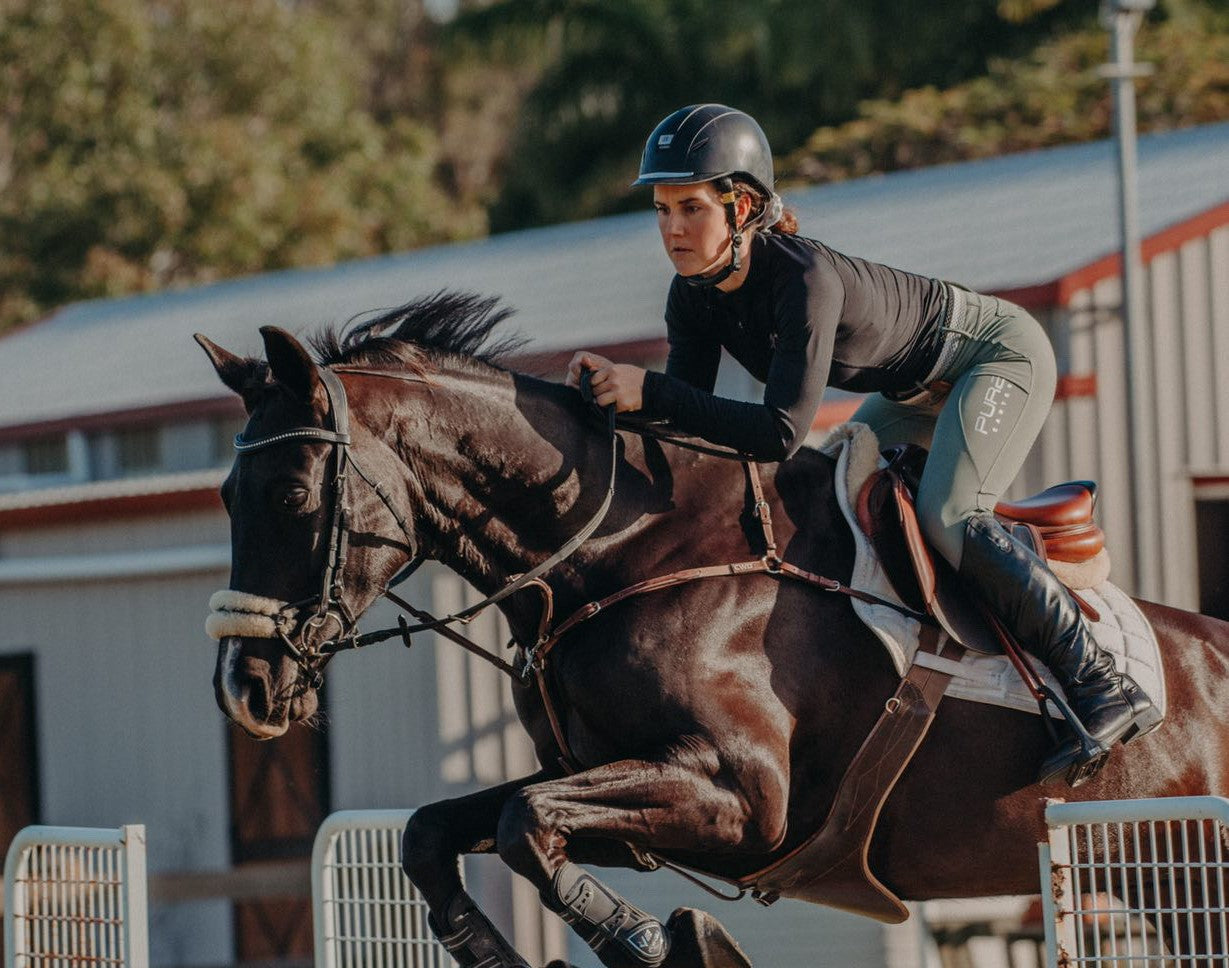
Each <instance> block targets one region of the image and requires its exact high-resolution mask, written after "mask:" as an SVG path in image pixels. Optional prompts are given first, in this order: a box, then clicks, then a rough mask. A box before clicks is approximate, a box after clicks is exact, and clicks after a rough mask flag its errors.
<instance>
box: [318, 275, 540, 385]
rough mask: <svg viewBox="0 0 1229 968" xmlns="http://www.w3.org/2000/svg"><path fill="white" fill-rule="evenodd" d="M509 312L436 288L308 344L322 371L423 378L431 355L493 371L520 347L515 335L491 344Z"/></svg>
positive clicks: (486, 299) (495, 302)
mask: <svg viewBox="0 0 1229 968" xmlns="http://www.w3.org/2000/svg"><path fill="white" fill-rule="evenodd" d="M512 312H513V310H511V309H509V308H508V307H506V306H501V305H499V299H498V298H496V297H492V296H479V295H477V294H475V293H467V292H452V291H449V290H445V289H441V290H440V291H439V292H436V293H434V294H432V295H430V296H423V297H421V298H419V299H416V300H414V301H413V302H408V303H406V304H405V305H404V306H398V307H397V308H396V309H390V310H385V311H382V312H380V313H379V315H376V316H373V317H371V318H368V319H360V317H355V319H353V320H351V321H350V322H349V323H347V324H345V325H344V326H342V327H341V331H340V332H339V330H338V328H337V327H333V326H330V327H328V328H327V329H325V330H324V331H323V332H321V333H319V334H317V335H316V336H313V337H311V338H310V344H311V347H312V349H313V350H315V352H316V356H317V358H318V359H319V361H320V362H321V363H322V364H324V365H326V366H327V365H329V364H350V365H355V364H361V365H368V366H398V367H400V366H405V367H409V368H410V369H411V370H414V371H415V372H418V373H423V372H425V371H426V370H428V369H430V368H431V356H432V355H433V354H439V353H445V354H448V355H451V356H454V357H459V358H462V359H468V360H477V361H479V362H481V363H485V364H487V365H488V366H497V367H498V366H500V363H501V360H502V359H503V358H504V357H506V356H507V355H508V354H510V353H512V352H514V351H516V350H518V349H520V348H521V347H522V346H523V345H524V344H525V342H526V341H525V340H524V339H523V338H521V337H519V336H515V335H510V336H502V337H499V338H496V339H492V334H493V333H494V330H495V329H496V327H498V326H499V324H500V323H502V322H504V321H505V320H506V319H507V318H508V317H509V316H511V315H512Z"/></svg>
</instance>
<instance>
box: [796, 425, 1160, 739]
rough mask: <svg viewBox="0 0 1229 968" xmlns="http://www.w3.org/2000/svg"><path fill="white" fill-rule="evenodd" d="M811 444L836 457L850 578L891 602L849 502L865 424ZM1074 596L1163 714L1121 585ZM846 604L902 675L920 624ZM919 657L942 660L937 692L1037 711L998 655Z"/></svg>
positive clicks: (865, 448) (1151, 638)
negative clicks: (945, 678) (1092, 612)
mask: <svg viewBox="0 0 1229 968" xmlns="http://www.w3.org/2000/svg"><path fill="white" fill-rule="evenodd" d="M819 449H820V450H821V451H822V452H824V453H825V454H827V455H828V456H830V457H835V458H836V459H837V469H836V485H837V494H838V498H839V501H840V505H841V511H842V512H843V513H844V515H845V520H846V521H847V522H848V523H849V527H850V530H851V531H852V532H853V535H854V543H855V545H856V552H855V557H854V569H853V575H852V577H851V579H850V585H851V586H852V587H854V588H857V589H860V590H862V591H867V592H870V593H871V594H874V595H878V596H879V597H881V598H885V599H887V600H889V601H894V602H899V601H900V598H899V596H897V594H896V591H895V589H893V587H892V583H891V582H890V581H889V579H888V576H887V573H886V572H885V571H884V568H883V565H882V564H881V563H880V562H879V558H878V556H877V555H876V554H875V551H874V548H873V547H872V545H871V543H870V540H869V539H868V538H867V537H866V535H865V534H864V533H863V532H862V529H861V527H860V526H859V525H858V521H857V516H856V512H855V509H854V502H855V501H856V499H857V495H858V493H859V491H860V490H861V488H862V485H863V484H864V483H865V481H866V479H867V477H869V476H870V474H871V473H872V472H873V471H875V470H877V469H878V468H879V467H881V466H882V458H881V457H880V454H879V441H878V439H877V438H876V437H875V434H874V432H873V431H872V430H871V429H870V428H869V427H867V426H866V425H865V424H859V423H847V424H843V425H842V426H840V427H837V428H835V429H834V430H833V431H832V432H831V433H830V434H829V435H828V437H827V438H826V439H825V440H824V441H823V442H822V443H821V444H820V445H819ZM1080 595H1081V596H1082V597H1083V598H1084V599H1085V600H1086V601H1087V602H1088V604H1090V605H1091V606H1092V607H1093V608H1094V609H1096V611H1097V612H1098V613H1099V614H1100V617H1101V618H1100V621H1098V622H1090V623H1089V627H1090V628H1091V630H1092V633H1093V635H1094V636H1095V637H1096V640H1097V643H1098V644H1099V645H1100V646H1101V647H1102V648H1103V649H1105V650H1106V651H1107V652H1109V653H1111V654H1112V655H1113V656H1114V662H1115V664H1116V665H1117V667H1118V669H1119V670H1120V671H1123V672H1126V673H1127V674H1128V675H1130V676H1131V677H1132V678H1133V679H1134V680H1135V681H1136V682H1137V683H1139V685H1140V688H1142V689H1143V690H1144V692H1145V693H1147V694H1148V696H1149V697H1150V698H1151V699H1152V701H1153V702H1154V703H1155V704H1156V707H1157V708H1158V709H1159V710H1160V711H1161V715H1162V716H1164V715H1165V711H1166V701H1167V697H1166V694H1165V677H1164V673H1163V671H1162V666H1161V654H1160V647H1159V645H1158V643H1157V639H1156V634H1155V632H1153V630H1152V626H1151V625H1149V624H1148V620H1147V619H1146V618H1144V615H1143V613H1142V612H1141V611H1140V610H1139V606H1137V605H1136V604H1135V602H1134V601H1132V600H1131V598H1130V597H1129V596H1128V595H1127V594H1126V593H1125V592H1123V591H1122V589H1120V588H1118V587H1117V586H1116V585H1114V584H1113V583H1111V582H1109V581H1103V582H1102V583H1101V584H1099V585H1097V586H1096V587H1094V588H1089V589H1084V590H1083V591H1081V592H1080ZM852 604H853V608H854V611H855V612H856V613H857V615H858V617H859V618H861V619H862V621H863V622H864V623H865V624H866V626H867V627H868V628H869V629H870V630H871V631H872V632H874V633H875V635H876V636H878V637H879V640H880V641H881V642H883V644H884V647H885V648H886V649H887V650H888V654H889V655H890V656H891V657H892V662H893V663H894V664H895V666H896V671H897V672H898V673H899V674H900V675H902V676H903V675H904V674H905V670H906V669H907V668H908V667H909V665H910V664H911V663H912V662H913V657H914V654H915V653H916V652H917V646H918V632H919V630H920V628H921V624H920V623H919V622H918V621H917V620H916V619H912V618H909V617H908V616H907V615H904V614H902V613H901V612H898V611H896V610H895V609H893V608H889V607H888V606H886V605H875V604H873V603H870V602H863V601H860V600H858V599H853V600H852ZM927 664H928V665H936V664H939V665H942V668H943V671H945V672H950V673H952V675H953V678H952V681H951V684H950V685H949V686H948V688H947V692H946V693H945V695H948V696H951V697H952V698H954V699H968V700H971V701H973V702H982V703H989V704H991V705H995V706H1004V707H1006V708H1008V709H1016V710H1019V711H1021V712H1027V713H1034V714H1036V715H1040V714H1041V710H1040V709H1039V708H1038V706H1037V701H1036V700H1035V699H1034V698H1033V696H1032V693H1030V692H1029V691H1028V689H1027V688H1026V687H1025V685H1024V682H1023V680H1022V679H1021V678H1020V675H1019V673H1018V672H1016V669H1015V666H1013V665H1012V664H1011V660H1010V659H1008V658H1007V656H1005V655H978V654H976V653H973V652H965V653H964V656H963V658H961V660H960V661H959V662H958V663H957V662H954V661H945V660H943V659H942V658H940V659H938V660H937V662H928V663H927ZM1034 666H1035V667H1036V669H1037V672H1038V674H1039V675H1041V677H1042V678H1043V679H1044V680H1045V682H1046V683H1047V684H1048V685H1049V686H1050V687H1051V688H1052V689H1054V690H1055V691H1056V692H1059V693H1060V694H1062V689H1061V688H1060V687H1059V685H1058V683H1057V682H1056V681H1055V679H1054V676H1053V674H1052V673H1051V672H1050V670H1049V669H1047V668H1045V666H1044V665H1042V663H1041V662H1040V661H1036V660H1035V661H1034ZM1050 711H1051V713H1052V714H1054V715H1058V710H1057V709H1054V708H1053V706H1051V710H1050Z"/></svg>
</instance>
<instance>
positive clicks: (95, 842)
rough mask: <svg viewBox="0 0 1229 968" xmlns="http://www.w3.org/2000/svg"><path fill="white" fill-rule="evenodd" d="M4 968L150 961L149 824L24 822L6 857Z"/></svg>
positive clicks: (129, 965) (132, 965)
mask: <svg viewBox="0 0 1229 968" xmlns="http://www.w3.org/2000/svg"><path fill="white" fill-rule="evenodd" d="M4 964H5V966H6V968H69V966H71V968H91V966H108V968H113V966H120V968H148V965H149V935H148V913H147V902H146V885H145V828H144V827H143V826H142V825H140V824H133V825H130V826H125V827H120V828H118V829H116V830H98V829H94V828H89V827H26V828H25V829H24V830H22V831H20V832H19V833H18V834H17V836H16V838H14V840H13V843H12V844H11V845H10V846H9V851H8V856H7V857H6V859H5V864H4Z"/></svg>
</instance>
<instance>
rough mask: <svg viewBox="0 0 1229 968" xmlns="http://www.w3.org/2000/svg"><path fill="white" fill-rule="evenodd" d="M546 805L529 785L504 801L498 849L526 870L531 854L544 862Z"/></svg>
mask: <svg viewBox="0 0 1229 968" xmlns="http://www.w3.org/2000/svg"><path fill="white" fill-rule="evenodd" d="M545 813H546V805H545V802H544V800H543V798H542V796H540V795H535V794H534V793H532V792H531V791H530V790H529V789H524V790H518V791H517V792H516V793H514V794H513V795H512V796H511V797H509V798H508V802H507V803H505V804H504V808H503V810H501V811H500V814H499V825H498V827H497V828H496V832H495V849H496V851H498V853H499V856H500V858H501V859H502V860H503V862H504V863H505V864H507V865H508V866H509V867H511V868H512V869H513V870H516V871H518V872H523V871H524V869H525V865H526V863H527V861H529V859H530V858H536V859H537V860H538V862H539V864H540V863H541V859H542V856H541V855H542V850H541V846H540V843H539V841H540V839H541V836H542V834H543V832H544V831H545V830H546V829H548V823H547V820H546V816H545Z"/></svg>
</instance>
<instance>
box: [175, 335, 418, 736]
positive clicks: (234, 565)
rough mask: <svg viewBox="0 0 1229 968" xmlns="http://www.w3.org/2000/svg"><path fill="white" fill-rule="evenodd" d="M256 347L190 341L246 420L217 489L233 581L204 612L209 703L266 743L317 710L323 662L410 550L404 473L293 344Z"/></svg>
mask: <svg viewBox="0 0 1229 968" xmlns="http://www.w3.org/2000/svg"><path fill="white" fill-rule="evenodd" d="M261 335H262V336H263V337H264V343H265V355H266V357H267V359H268V363H264V362H262V361H259V360H253V359H244V358H241V357H238V356H235V355H234V354H231V353H228V352H227V351H226V350H224V349H222V348H221V347H219V346H217V345H215V344H214V343H212V342H210V341H209V340H208V339H206V338H205V337H203V336H200V335H199V334H198V335H197V337H196V339H197V342H199V343H200V345H201V346H202V348H203V349H204V350H205V352H206V353H207V354H208V355H209V358H210V360H211V361H212V363H213V365H214V368H215V369H216V370H217V372H218V376H219V377H221V379H222V382H223V383H225V384H226V385H227V386H228V387H230V388H231V389H232V390H234V391H235V392H236V393H238V394H239V395H240V396H241V397H242V398H243V403H244V407H245V409H246V410H247V413H248V422H247V426H246V427H245V428H244V430H243V433H242V434H241V435H240V436H239V437H238V438H236V441H235V448H236V451H237V454H236V457H235V463H234V466H233V467H232V468H231V472H230V475H229V476H228V477H227V478H226V481H225V482H224V483H223V485H222V500H223V502H224V503H225V505H226V510H227V513H228V514H229V515H230V521H231V573H230V587H229V589H227V590H225V591H221V592H218V593H216V594H215V595H214V596H213V597H212V598H211V599H210V608H211V613H210V616H209V620H208V622H207V631H208V632H209V634H210V635H211V636H212V637H213V638H216V639H217V640H218V661H217V668H216V671H215V673H214V690H215V692H216V695H217V700H218V705H219V706H220V707H221V709H222V711H223V712H225V713H226V714H227V715H228V716H229V717H230V718H231V719H232V720H234V721H235V722H236V723H238V724H239V725H240V726H242V727H243V728H244V729H245V730H247V731H248V732H249V733H251V734H252V735H253V736H256V737H258V738H265V739H267V738H272V737H275V736H280V735H281V734H282V733H284V732H285V731H286V729H287V727H288V726H289V724H290V722H291V721H296V720H302V719H305V718H307V717H309V716H311V715H312V714H313V713H314V712H315V711H316V708H317V704H318V700H317V695H316V692H317V689H318V688H319V686H320V683H321V673H322V670H323V668H324V665H325V663H326V662H327V661H328V659H329V657H330V656H331V654H332V653H333V651H334V648H335V646H336V645H337V643H338V642H339V640H342V639H343V638H344V637H346V636H347V635H350V634H351V633H352V632H353V631H354V624H355V621H356V620H357V618H358V617H359V616H360V615H361V614H362V613H363V611H364V610H365V609H366V608H367V607H368V606H369V605H370V604H371V603H372V602H373V601H374V600H375V598H376V597H377V596H378V595H379V594H380V592H381V591H382V590H383V589H384V587H385V586H386V584H387V582H388V580H389V579H390V578H391V577H392V576H393V575H394V574H395V573H396V572H397V571H398V570H399V569H400V568H402V567H403V566H404V565H405V564H406V563H407V561H409V560H410V559H411V558H412V557H413V555H414V538H413V534H412V531H411V527H410V525H409V523H408V521H407V515H406V514H405V510H406V509H408V504H409V500H408V494H407V488H406V470H405V468H404V466H403V465H402V464H401V463H400V461H399V460H398V459H397V457H396V455H395V454H394V452H393V451H392V449H391V447H389V445H388V444H387V443H386V442H384V441H383V440H381V439H380V437H379V436H378V435H377V434H376V433H373V432H372V431H370V430H369V429H368V428H366V427H365V426H363V425H362V424H360V423H358V422H356V421H354V420H352V419H351V416H350V407H349V401H348V399H347V394H346V391H345V389H344V387H343V386H342V384H341V381H340V379H339V378H338V376H337V375H336V374H335V373H334V372H333V371H331V370H329V369H327V368H325V367H321V366H318V365H317V364H316V363H315V362H313V360H312V359H311V357H310V356H309V355H308V353H307V351H306V350H305V349H304V348H303V347H302V346H301V345H300V344H299V342H298V341H297V340H295V338H294V337H293V336H291V335H290V334H289V333H286V332H284V331H283V330H280V329H277V328H275V327H265V328H263V329H262V330H261ZM364 482H365V483H364ZM398 508H400V509H402V510H398Z"/></svg>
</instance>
